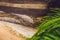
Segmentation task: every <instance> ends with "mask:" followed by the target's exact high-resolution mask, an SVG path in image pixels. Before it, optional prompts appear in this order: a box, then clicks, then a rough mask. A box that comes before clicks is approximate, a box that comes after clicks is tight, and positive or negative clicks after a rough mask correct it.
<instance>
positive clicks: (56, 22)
mask: <svg viewBox="0 0 60 40" xmlns="http://www.w3.org/2000/svg"><path fill="white" fill-rule="evenodd" d="M52 13H54V15H52ZM42 18H43V19H44V20H45V22H44V23H42V24H41V25H40V26H39V27H38V29H37V32H36V34H34V35H33V37H32V38H30V39H29V40H59V39H60V8H52V9H51V13H48V15H47V16H44V17H42Z"/></svg>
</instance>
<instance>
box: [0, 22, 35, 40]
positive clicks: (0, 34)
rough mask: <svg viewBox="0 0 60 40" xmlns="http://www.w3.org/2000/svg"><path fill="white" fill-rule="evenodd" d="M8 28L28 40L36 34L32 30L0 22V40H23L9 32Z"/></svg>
mask: <svg viewBox="0 0 60 40" xmlns="http://www.w3.org/2000/svg"><path fill="white" fill-rule="evenodd" d="M9 27H11V28H12V29H13V30H15V31H17V32H19V33H20V34H21V35H23V36H24V37H28V38H29V37H32V36H33V35H34V33H35V32H36V30H35V29H33V28H29V27H25V26H22V25H17V24H13V23H8V22H3V21H0V40H24V38H22V37H21V36H17V35H16V34H15V33H14V32H10V31H9V30H10V28H9Z"/></svg>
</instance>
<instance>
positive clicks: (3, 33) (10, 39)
mask: <svg viewBox="0 0 60 40" xmlns="http://www.w3.org/2000/svg"><path fill="white" fill-rule="evenodd" d="M0 40H20V39H19V37H17V36H16V35H13V34H12V33H11V32H9V31H8V28H7V26H5V25H3V24H0Z"/></svg>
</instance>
